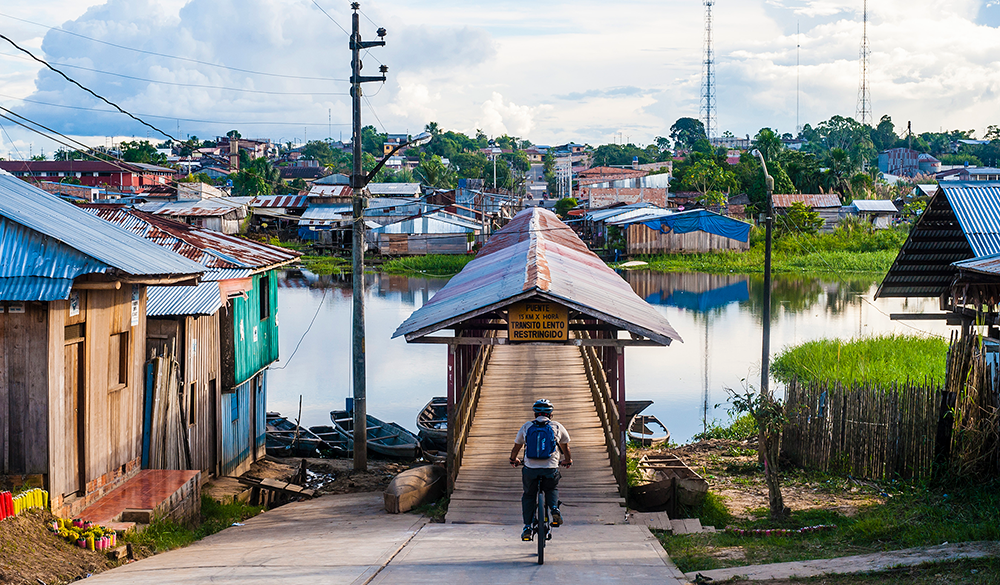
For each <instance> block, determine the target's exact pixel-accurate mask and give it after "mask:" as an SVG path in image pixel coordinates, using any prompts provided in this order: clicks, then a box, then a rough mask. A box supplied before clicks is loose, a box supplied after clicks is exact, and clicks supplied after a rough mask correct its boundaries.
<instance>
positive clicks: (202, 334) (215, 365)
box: [183, 313, 221, 473]
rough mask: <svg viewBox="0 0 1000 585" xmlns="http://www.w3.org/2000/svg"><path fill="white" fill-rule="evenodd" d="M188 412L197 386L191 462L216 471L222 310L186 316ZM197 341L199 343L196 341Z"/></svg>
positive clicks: (205, 469) (189, 431) (192, 428)
mask: <svg viewBox="0 0 1000 585" xmlns="http://www.w3.org/2000/svg"><path fill="white" fill-rule="evenodd" d="M185 330H186V331H185V333H186V342H185V344H184V347H185V356H184V369H183V371H184V413H185V414H186V415H187V416H188V419H189V420H190V419H191V418H192V417H191V414H190V413H189V412H188V409H189V408H190V405H191V404H192V400H191V396H190V392H191V388H192V383H194V387H195V397H194V405H195V412H194V417H193V418H194V424H192V425H190V426H189V427H188V439H189V441H190V444H191V465H192V468H193V469H200V470H201V471H203V472H205V473H209V472H212V473H214V471H215V464H216V461H217V458H216V424H217V422H216V412H217V409H218V408H219V396H220V393H219V388H220V385H221V379H220V375H219V372H220V357H219V348H220V341H219V313H215V314H214V315H211V316H200V317H187V318H186V319H185ZM195 341H196V342H197V343H195Z"/></svg>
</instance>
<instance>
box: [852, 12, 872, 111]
mask: <svg viewBox="0 0 1000 585" xmlns="http://www.w3.org/2000/svg"><path fill="white" fill-rule="evenodd" d="M863 23H864V24H863V28H862V31H863V32H862V36H861V53H860V55H859V58H858V60H859V61H860V62H861V81H860V82H859V84H858V109H857V112H855V114H854V118H855V119H856V120H857V121H858V122H861V123H862V124H867V125H869V126H870V125H871V123H872V95H871V88H870V87H869V85H868V58H869V57H870V56H871V54H872V49H871V47H870V46H868V0H865V8H864V20H863Z"/></svg>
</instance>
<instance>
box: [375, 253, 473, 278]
mask: <svg viewBox="0 0 1000 585" xmlns="http://www.w3.org/2000/svg"><path fill="white" fill-rule="evenodd" d="M473 258H474V256H473V255H472V254H429V255H427V256H406V257H403V258H394V259H392V260H389V261H387V262H385V263H384V264H382V270H383V271H384V272H388V273H390V274H414V275H421V276H451V275H453V274H458V273H459V272H461V271H462V269H463V268H465V265H466V264H468V263H469V262H471V261H472V259H473Z"/></svg>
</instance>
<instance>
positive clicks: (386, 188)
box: [368, 183, 420, 197]
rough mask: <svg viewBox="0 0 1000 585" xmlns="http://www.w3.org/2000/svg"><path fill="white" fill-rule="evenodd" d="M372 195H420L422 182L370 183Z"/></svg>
mask: <svg viewBox="0 0 1000 585" xmlns="http://www.w3.org/2000/svg"><path fill="white" fill-rule="evenodd" d="M368 192H369V193H371V194H372V195H376V196H381V195H410V196H412V197H416V196H418V195H420V183H368Z"/></svg>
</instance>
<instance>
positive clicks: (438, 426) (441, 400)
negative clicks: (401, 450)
mask: <svg viewBox="0 0 1000 585" xmlns="http://www.w3.org/2000/svg"><path fill="white" fill-rule="evenodd" d="M417 431H418V436H419V437H420V438H421V439H424V440H425V442H430V443H432V444H433V445H435V446H437V447H438V448H440V449H445V448H447V445H448V399H447V398H445V397H444V396H435V397H434V398H431V400H430V402H428V403H427V405H426V406H424V408H423V410H421V411H420V414H418V415H417Z"/></svg>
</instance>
